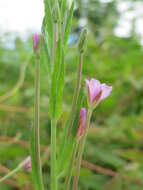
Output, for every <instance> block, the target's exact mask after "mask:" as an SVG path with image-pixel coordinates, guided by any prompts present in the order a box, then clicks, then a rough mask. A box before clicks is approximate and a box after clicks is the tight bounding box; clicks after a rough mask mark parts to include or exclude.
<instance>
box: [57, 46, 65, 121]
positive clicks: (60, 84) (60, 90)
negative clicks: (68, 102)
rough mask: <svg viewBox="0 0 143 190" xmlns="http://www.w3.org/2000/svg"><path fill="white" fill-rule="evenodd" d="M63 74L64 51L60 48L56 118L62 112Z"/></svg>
mask: <svg viewBox="0 0 143 190" xmlns="http://www.w3.org/2000/svg"><path fill="white" fill-rule="evenodd" d="M61 49H62V48H61ZM64 75H65V67H64V51H63V49H62V55H61V64H60V71H59V76H58V81H57V98H56V118H57V119H58V118H59V117H60V116H61V113H62V97H63V89H64Z"/></svg>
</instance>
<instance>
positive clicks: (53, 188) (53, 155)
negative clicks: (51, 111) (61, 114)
mask: <svg viewBox="0 0 143 190" xmlns="http://www.w3.org/2000/svg"><path fill="white" fill-rule="evenodd" d="M56 174H57V172H56V121H55V119H53V120H52V121H51V190H57V175H56Z"/></svg>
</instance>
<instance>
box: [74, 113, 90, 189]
mask: <svg viewBox="0 0 143 190" xmlns="http://www.w3.org/2000/svg"><path fill="white" fill-rule="evenodd" d="M91 114H92V110H90V109H89V110H88V113H87V119H86V126H85V133H84V135H83V137H82V139H81V142H80V146H79V152H78V156H77V162H76V168H75V176H74V182H73V190H78V181H79V176H80V167H81V160H82V155H83V151H84V146H85V142H86V138H87V134H88V129H89V125H90V118H91Z"/></svg>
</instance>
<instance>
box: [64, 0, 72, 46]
mask: <svg viewBox="0 0 143 190" xmlns="http://www.w3.org/2000/svg"><path fill="white" fill-rule="evenodd" d="M73 11H74V0H73V1H72V5H71V8H70V10H69V14H68V17H67V22H66V28H65V33H64V47H66V44H67V41H68V36H69V33H70V28H71V23H72V17H73Z"/></svg>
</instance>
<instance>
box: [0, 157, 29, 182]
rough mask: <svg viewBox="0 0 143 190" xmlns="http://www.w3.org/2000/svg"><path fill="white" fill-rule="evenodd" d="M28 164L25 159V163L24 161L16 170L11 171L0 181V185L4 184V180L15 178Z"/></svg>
mask: <svg viewBox="0 0 143 190" xmlns="http://www.w3.org/2000/svg"><path fill="white" fill-rule="evenodd" d="M26 163H27V159H25V160H24V161H22V162H21V163H20V164H19V165H18V166H17V167H16V168H15V169H14V170H12V171H10V172H9V173H8V174H7V175H5V176H4V177H2V178H1V179H0V183H1V182H3V181H4V180H6V179H8V178H10V177H11V176H13V175H14V174H15V173H17V172H18V171H19V170H21V168H23V167H24V165H25V164H26Z"/></svg>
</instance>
